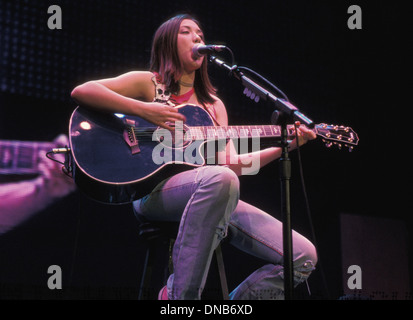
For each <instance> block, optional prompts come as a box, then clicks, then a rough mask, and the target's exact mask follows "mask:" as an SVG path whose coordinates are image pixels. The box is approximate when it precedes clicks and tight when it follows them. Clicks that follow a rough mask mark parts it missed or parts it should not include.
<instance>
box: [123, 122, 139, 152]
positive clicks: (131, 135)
mask: <svg viewBox="0 0 413 320" xmlns="http://www.w3.org/2000/svg"><path fill="white" fill-rule="evenodd" d="M130 121H131V120H129V119H128V120H127V123H128V124H130V125H134V123H133V124H132V123H129V122H130ZM133 122H134V121H133ZM123 138H124V139H125V142H126V143H127V144H128V146H129V147H130V148H131V151H132V154H137V153H139V152H141V149H140V148H139V141H138V139H136V134H135V129H134V127H133V126H129V127H128V128H127V129H125V130H124V131H123Z"/></svg>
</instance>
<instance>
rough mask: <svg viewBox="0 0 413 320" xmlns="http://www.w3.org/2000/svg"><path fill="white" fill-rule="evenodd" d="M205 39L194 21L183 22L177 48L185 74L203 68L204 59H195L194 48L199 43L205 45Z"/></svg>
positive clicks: (186, 20)
mask: <svg viewBox="0 0 413 320" xmlns="http://www.w3.org/2000/svg"><path fill="white" fill-rule="evenodd" d="M203 39H204V36H203V33H202V31H201V29H200V28H199V26H198V25H197V24H196V23H195V22H194V21H192V20H190V19H185V20H183V21H182V22H181V26H180V27H179V32H178V39H177V46H178V56H179V59H180V61H181V63H182V66H183V67H184V70H185V72H187V73H190V72H193V71H195V70H197V69H199V68H200V67H201V65H202V62H203V61H204V57H203V56H202V57H199V58H194V57H193V54H192V48H193V46H194V45H195V44H197V43H201V44H205V43H204V40H203Z"/></svg>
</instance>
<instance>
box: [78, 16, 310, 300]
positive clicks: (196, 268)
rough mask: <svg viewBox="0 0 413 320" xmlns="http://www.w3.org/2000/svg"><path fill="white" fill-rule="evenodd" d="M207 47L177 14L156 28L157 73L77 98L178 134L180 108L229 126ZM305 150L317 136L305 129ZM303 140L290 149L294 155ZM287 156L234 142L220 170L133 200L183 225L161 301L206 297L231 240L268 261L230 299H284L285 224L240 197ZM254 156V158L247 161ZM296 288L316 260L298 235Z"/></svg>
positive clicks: (194, 24)
mask: <svg viewBox="0 0 413 320" xmlns="http://www.w3.org/2000/svg"><path fill="white" fill-rule="evenodd" d="M196 44H204V34H203V32H202V30H201V27H200V24H199V23H198V21H197V20H195V19H194V18H193V17H191V16H190V15H178V16H175V17H173V18H171V19H169V20H167V21H166V22H164V23H163V24H162V25H161V26H160V27H159V28H158V30H157V31H156V33H155V35H154V38H153V44H152V52H151V61H150V70H149V71H133V72H129V73H126V74H122V75H120V76H118V77H115V78H110V79H103V80H96V81H89V82H86V83H84V84H82V85H80V86H78V87H76V88H75V89H74V90H73V92H72V97H73V98H74V99H75V100H76V101H77V102H79V103H80V104H82V105H83V106H87V107H90V108H95V109H98V110H102V111H109V112H116V113H123V114H127V115H133V116H139V117H141V118H143V119H145V120H147V121H149V122H151V123H153V124H155V125H158V126H160V127H162V128H165V129H169V130H173V128H172V127H171V124H172V123H174V122H175V121H185V120H186V119H185V117H184V116H183V115H181V114H180V113H178V110H177V109H176V108H175V106H177V105H180V104H183V103H187V104H194V105H198V106H200V107H202V108H203V109H205V111H206V112H208V113H209V114H210V116H211V118H212V119H213V120H214V123H215V125H217V126H218V125H219V126H227V125H228V117H227V112H226V108H225V105H224V104H223V102H222V101H221V100H220V99H219V98H218V97H217V96H216V95H215V94H216V91H215V89H214V87H213V86H212V85H211V83H210V81H209V77H208V73H207V62H206V59H204V57H203V56H201V57H199V56H194V55H193V50H192V49H193V47H194V45H196ZM298 131H299V132H298V134H299V143H300V145H302V144H304V143H306V142H307V141H308V140H310V139H314V138H315V134H314V133H313V132H312V131H311V130H308V129H307V128H305V127H303V126H301V127H300V128H299V129H298ZM294 147H296V141H295V140H294V141H292V142H291V144H290V150H291V149H293V148H294ZM280 155H281V149H280V148H278V147H272V148H268V149H264V150H260V151H256V152H253V153H249V154H242V155H238V154H237V152H236V151H235V147H234V145H233V143H232V141H231V140H229V142H228V144H227V146H226V150H220V151H219V152H218V154H217V159H218V162H217V163H219V164H220V165H208V166H202V167H198V168H195V169H191V170H188V171H184V172H182V173H179V174H176V175H175V176H172V177H170V178H168V179H166V180H164V181H162V182H160V183H159V184H158V185H157V186H156V188H155V189H154V190H152V192H151V193H150V194H148V195H147V196H145V197H144V198H142V199H140V200H137V201H135V202H134V203H133V208H134V211H135V214H136V215H138V216H143V217H145V218H146V219H148V220H158V221H159V220H164V221H179V222H180V225H179V231H178V235H177V238H176V241H175V244H174V248H173V257H172V260H173V265H174V273H173V274H172V275H170V277H169V279H168V283H167V285H166V286H165V287H164V288H162V289H161V291H160V294H159V298H160V299H170V300H177V299H201V294H202V290H203V288H204V284H205V281H206V277H207V273H208V270H209V266H210V263H211V258H212V255H213V252H214V250H215V248H216V247H217V245H218V244H219V242H220V241H221V240H222V239H223V238H224V237H228V241H229V242H230V243H231V244H232V245H234V246H235V247H237V248H239V249H241V250H243V251H245V252H247V253H249V254H251V255H253V256H255V257H258V258H261V259H263V260H265V261H267V262H268V263H267V264H265V265H264V266H262V267H261V268H259V269H258V270H256V271H255V272H253V273H252V274H251V275H250V276H249V277H248V278H247V279H245V280H244V281H243V282H242V283H241V284H240V285H239V286H237V287H236V288H235V289H234V290H233V291H232V292H231V294H230V298H231V299H282V298H283V286H284V279H283V244H282V243H283V241H282V223H281V222H280V221H278V220H277V219H275V218H274V217H272V216H271V215H269V214H267V213H265V212H263V211H262V210H260V209H258V208H256V207H254V206H252V205H250V204H248V203H245V202H243V201H241V200H239V179H238V176H239V175H241V174H248V170H249V168H250V167H251V165H245V163H248V162H250V163H251V161H256V163H259V166H260V167H262V166H265V165H266V164H268V163H270V162H271V161H273V160H276V159H278V158H279V157H280ZM246 159H249V161H243V160H246ZM292 236H293V268H294V270H293V272H294V282H295V285H298V284H299V283H301V282H303V281H305V280H306V279H307V278H308V277H309V275H310V273H311V272H312V270H314V267H315V265H316V263H317V254H316V250H315V248H314V246H313V244H312V243H311V242H310V241H309V240H307V239H306V238H304V237H303V236H302V235H300V234H298V233H297V232H295V231H293V234H292Z"/></svg>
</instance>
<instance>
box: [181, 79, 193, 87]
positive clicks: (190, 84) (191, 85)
mask: <svg viewBox="0 0 413 320" xmlns="http://www.w3.org/2000/svg"><path fill="white" fill-rule="evenodd" d="M178 82H179V84H180V85H181V86H183V87H188V88H192V87H193V86H194V83H193V82H192V83H189V82H184V81H182V80H179V81H178Z"/></svg>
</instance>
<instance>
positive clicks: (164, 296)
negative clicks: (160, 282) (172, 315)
mask: <svg viewBox="0 0 413 320" xmlns="http://www.w3.org/2000/svg"><path fill="white" fill-rule="evenodd" d="M158 300H168V290H167V289H166V286H165V287H163V288H162V289H161V290H160V291H159V293H158Z"/></svg>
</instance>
